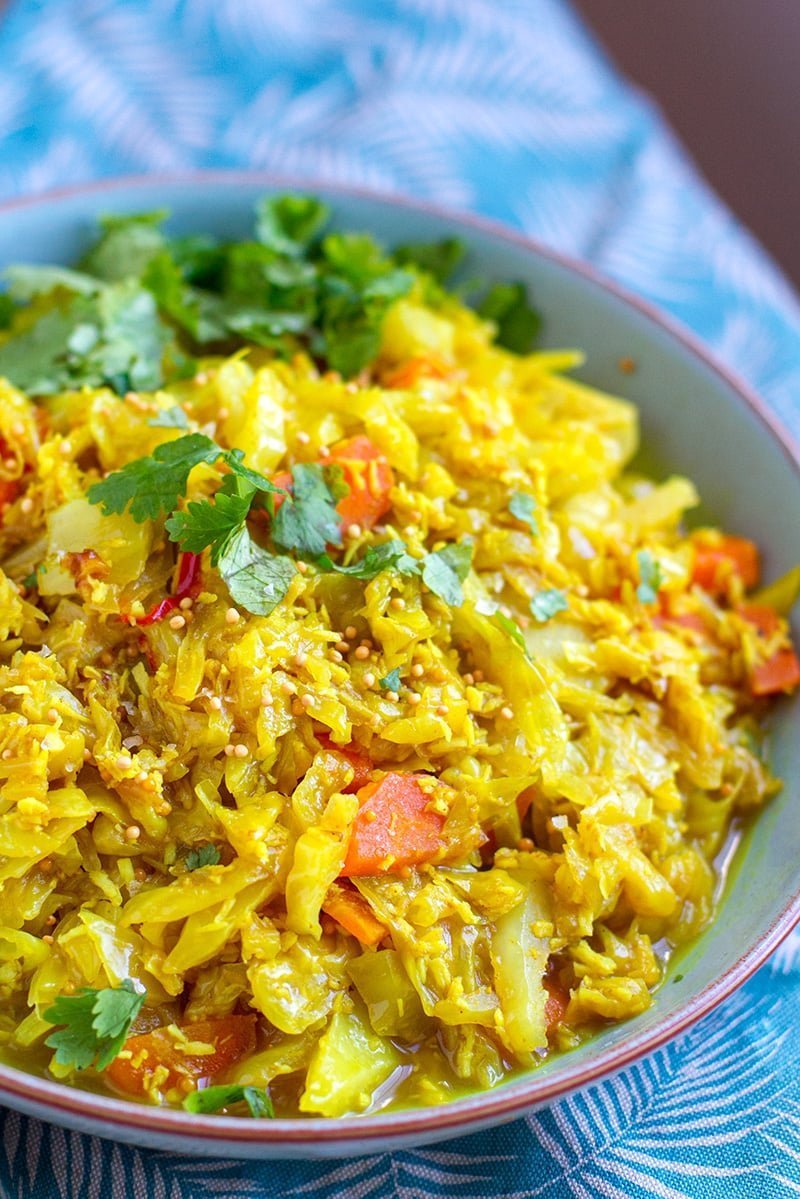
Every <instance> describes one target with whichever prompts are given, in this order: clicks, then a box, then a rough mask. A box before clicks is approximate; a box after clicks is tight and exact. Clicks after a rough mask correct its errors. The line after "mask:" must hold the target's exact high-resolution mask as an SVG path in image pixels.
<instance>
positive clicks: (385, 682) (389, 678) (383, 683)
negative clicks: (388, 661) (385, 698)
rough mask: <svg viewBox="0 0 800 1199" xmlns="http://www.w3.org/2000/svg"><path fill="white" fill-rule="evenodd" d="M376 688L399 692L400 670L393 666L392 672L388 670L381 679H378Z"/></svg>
mask: <svg viewBox="0 0 800 1199" xmlns="http://www.w3.org/2000/svg"><path fill="white" fill-rule="evenodd" d="M378 686H379V687H382V688H383V690H384V691H399V690H400V668H399V666H395V668H394V670H390V671H389V673H388V674H385V675H384V676H383V678H382V679H378Z"/></svg>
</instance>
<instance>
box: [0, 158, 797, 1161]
mask: <svg viewBox="0 0 800 1199" xmlns="http://www.w3.org/2000/svg"><path fill="white" fill-rule="evenodd" d="M267 190H271V189H270V188H269V186H268V184H267V183H266V182H265V181H258V180H254V179H252V178H249V179H236V178H233V179H232V178H228V179H224V178H219V177H217V178H213V177H211V178H207V179H202V178H201V179H199V180H189V181H173V182H159V181H157V180H151V181H137V182H135V183H133V182H131V183H127V184H123V185H117V186H114V187H110V188H108V189H105V190H104V189H102V188H100V189H97V190H92V189H87V190H86V191H83V192H80V193H75V194H69V195H64V196H61V197H55V198H53V199H50V200H49V201H48V202H47V203H39V204H36V203H34V204H31V205H28V206H26V205H23V206H18V207H14V206H9V208H7V209H6V211H5V212H4V213H3V216H2V221H0V265H2V266H5V265H7V264H9V263H11V262H19V261H38V262H60V263H72V262H74V261H75V260H76V258H78V257H79V256H80V253H81V251H82V250H83V249H84V248H85V246H86V245H87V244H88V241H89V240H90V238H91V235H92V230H93V226H94V217H95V215H96V214H97V213H98V212H104V211H137V210H139V211H141V210H146V209H154V208H162V207H166V208H169V209H170V210H171V212H172V214H173V215H172V218H171V227H172V228H173V229H174V230H175V231H177V232H200V231H207V232H211V233H214V234H217V235H220V236H231V237H241V236H244V235H246V234H248V233H249V232H250V229H251V213H252V208H253V204H254V202H255V200H256V199H257V198H258V196H260V195H262V194H263V193H264V192H265V191H267ZM273 190H274V189H273ZM308 190H314V191H315V192H317V193H318V194H321V195H322V196H323V197H324V198H326V199H328V200H329V202H330V203H331V205H332V207H333V210H334V214H335V220H336V224H337V225H339V226H341V227H344V228H350V229H364V230H368V231H370V232H372V233H374V234H375V235H377V236H378V237H379V238H380V239H382V240H384V241H386V242H387V243H388V244H393V243H398V242H402V241H412V240H427V239H435V238H438V237H444V236H451V235H453V234H455V235H458V236H462V237H463V238H464V239H465V240H466V241H467V243H468V245H469V247H470V261H469V268H468V270H469V273H470V274H471V275H472V274H474V275H479V276H481V277H486V278H488V279H492V280H516V279H521V280H524V281H525V282H526V283H527V284H528V285H529V286H530V288H531V290H532V294H533V297H534V300H535V303H536V304H537V306H538V307H539V308H541V310H542V312H543V313H544V317H545V324H544V334H543V342H544V344H545V345H546V346H552V347H564V346H567V347H579V348H581V349H582V350H584V351H585V353H586V357H587V361H586V365H585V367H584V368H583V370H582V372H581V374H582V376H583V377H584V378H585V379H586V380H587V381H589V382H591V383H593V384H595V385H597V386H599V387H602V388H604V389H607V390H608V391H611V392H614V393H617V394H621V395H624V396H625V397H626V398H628V399H631V400H633V401H634V402H635V403H636V404H637V405H638V406H639V409H640V412H641V418H642V437H643V442H644V444H645V446H646V447H647V453H648V457H649V458H650V459H651V460H652V461H655V462H657V463H659V464H663V473H665V474H667V473H681V474H687V475H688V476H689V477H690V478H691V479H693V480H694V481H695V482H696V483H697V484H698V486H699V489H700V491H701V494H702V495H703V498H704V507H705V511H706V512H707V513H708V514H709V515H711V516H712V517H713V518H714V519H715V520H717V521H719V522H720V523H722V524H723V525H725V526H726V527H727V528H729V529H730V530H732V531H735V532H740V533H742V534H745V535H748V536H751V537H753V538H755V539H756V540H757V541H758V542H759V543H760V544H761V545H762V546H763V547H764V551H765V553H764V557H765V569H766V574H767V576H768V577H775V576H777V575H778V574H780V573H781V572H782V571H784V570H786V569H788V568H789V567H790V566H792V565H794V564H795V563H796V562H798V561H800V520H798V515H800V472H799V471H798V466H797V462H796V461H795V460H793V458H792V454H791V452H790V451H789V450H788V449H787V447H786V446H785V445H782V444H781V443H780V441H779V440H778V438H777V436H776V435H775V433H774V432H773V430H772V429H771V428H770V427H769V425H768V423H767V421H766V420H765V419H764V418H763V417H762V416H760V415H759V414H758V413H757V412H756V411H755V409H754V408H753V407H751V406H749V405H748V403H747V402H746V401H745V400H744V399H743V396H742V393H741V391H739V390H738V389H737V387H736V385H735V384H734V383H733V382H732V381H731V380H729V379H728V378H726V377H725V375H724V374H723V373H721V372H720V371H718V370H717V369H716V368H715V367H714V366H713V365H712V364H710V363H709V362H708V361H707V360H706V359H704V358H703V357H702V355H701V354H700V353H698V352H697V350H696V349H694V348H692V346H691V344H689V343H688V342H686V341H681V340H680V339H679V338H678V337H677V336H676V334H675V333H674V331H672V330H671V329H670V328H668V327H665V326H664V325H663V324H660V323H659V322H658V321H657V320H656V319H654V317H653V315H652V314H651V313H650V312H649V310H647V309H646V308H645V307H644V306H642V307H639V306H635V305H633V304H631V302H630V301H629V300H628V299H627V298H625V297H624V296H622V295H621V294H619V293H617V292H616V291H615V290H613V289H610V288H608V287H607V286H606V285H605V284H603V283H602V282H601V281H599V280H597V279H595V278H594V277H593V276H591V275H590V274H587V273H583V272H582V271H580V270H578V269H575V268H574V267H573V266H570V265H569V264H565V263H564V262H562V261H560V260H558V259H556V258H554V257H551V256H549V255H547V254H545V253H542V252H539V251H537V250H536V249H535V248H533V247H528V246H526V245H524V244H523V243H522V242H521V241H519V240H513V239H506V238H504V237H502V236H501V235H499V234H498V233H497V231H492V230H491V229H489V228H488V227H483V226H472V225H468V226H464V227H462V226H460V224H459V222H458V221H457V220H456V219H454V218H452V217H448V216H446V215H443V214H440V213H436V212H433V211H428V210H423V209H419V208H416V207H414V206H412V205H404V204H394V203H391V202H388V201H385V200H381V199H379V198H375V197H369V196H364V195H356V194H347V193H342V192H338V191H333V190H328V189H326V188H324V187H320V188H316V187H315V188H313V189H312V188H309V189H308ZM621 358H631V359H633V360H634V362H635V364H636V369H635V371H634V373H632V374H623V373H622V372H621V370H620V367H619V361H620V359H621ZM660 469H662V468H660ZM796 720H797V705H796V703H791V702H789V701H782V702H781V704H779V705H778V708H777V709H776V711H775V714H774V716H773V718H772V722H771V734H770V742H771V747H770V753H771V757H772V761H773V763H774V767H775V770H776V771H777V773H778V775H779V776H780V777H782V778H783V779H784V780H785V786H784V789H783V791H782V792H781V794H780V795H779V796H778V797H777V798H776V799H775V800H774V801H773V802H772V803H771V804H770V805H769V806H768V807H767V808H766V809H765V810H764V812H763V813H762V814H761V815H760V816H759V818H758V820H757V821H756V822H755V824H754V826H753V828H752V829H751V831H750V832H749V833H748V836H747V845H746V853H747V869H746V870H741V871H737V870H736V869H735V868H734V870H733V872H732V877H731V882H730V885H729V886H728V888H727V889H726V892H725V894H724V895H723V897H722V901H721V906H720V909H719V914H718V918H717V921H716V923H715V924H714V926H713V927H712V928H711V929H710V930H709V931H708V932H706V933H705V934H704V935H703V936H702V937H701V938H700V939H699V940H698V941H697V942H696V943H695V944H694V945H693V946H692V947H691V948H690V949H689V950H688V951H686V952H685V953H684V954H683V955H682V964H681V972H682V975H683V977H682V979H681V980H680V981H679V980H678V979H677V978H676V979H675V980H674V981H672V982H668V983H667V984H666V985H665V986H664V987H662V988H661V990H660V991H659V992H658V993H657V995H656V997H655V1002H654V1004H653V1006H652V1007H651V1009H650V1010H649V1011H647V1012H646V1013H644V1015H642V1016H640V1017H638V1018H637V1019H636V1020H635V1021H632V1022H630V1023H627V1024H620V1025H616V1026H614V1027H610V1028H608V1029H607V1030H605V1031H603V1032H601V1033H600V1034H598V1035H597V1036H595V1037H594V1038H593V1039H592V1040H591V1041H589V1042H588V1043H587V1044H585V1045H583V1046H582V1047H581V1048H579V1049H578V1050H576V1051H574V1052H573V1053H572V1054H570V1055H569V1056H566V1057H562V1058H553V1059H551V1060H549V1061H547V1062H546V1063H545V1064H544V1065H543V1066H542V1067H541V1068H540V1069H539V1070H538V1071H536V1073H535V1075H531V1076H528V1077H527V1078H525V1079H522V1080H518V1081H515V1082H514V1083H511V1084H506V1086H504V1087H501V1088H499V1089H498V1090H497V1091H495V1092H492V1093H491V1095H485V1096H482V1097H475V1098H474V1099H472V1100H467V1101H465V1103H463V1104H456V1105H453V1107H452V1108H451V1109H450V1113H449V1116H448V1117H447V1118H446V1121H445V1120H442V1121H441V1122H440V1121H439V1120H438V1119H437V1118H436V1117H435V1116H434V1114H433V1113H432V1112H428V1113H427V1116H426V1117H425V1118H422V1119H420V1117H419V1115H414V1114H413V1113H408V1114H406V1113H400V1114H398V1115H391V1116H386V1117H380V1116H379V1117H376V1118H375V1120H376V1121H377V1122H378V1123H377V1124H375V1128H374V1132H375V1134H376V1135H379V1136H380V1137H381V1143H382V1144H383V1145H386V1146H388V1145H399V1144H402V1143H419V1142H420V1141H421V1140H423V1139H433V1138H434V1137H436V1136H441V1135H443V1132H444V1125H445V1122H446V1123H447V1125H448V1128H449V1130H451V1131H466V1130H467V1129H468V1128H472V1127H476V1126H477V1125H478V1124H481V1123H487V1122H490V1120H491V1118H495V1119H497V1118H500V1116H501V1115H505V1117H506V1118H508V1115H510V1114H513V1109H514V1107H515V1106H516V1108H517V1110H519V1109H520V1108H521V1107H523V1106H531V1105H533V1104H534V1103H535V1102H536V1101H537V1100H538V1101H541V1100H542V1099H543V1098H546V1097H547V1096H548V1095H549V1094H552V1093H553V1089H554V1088H555V1089H557V1090H560V1089H561V1087H560V1085H559V1080H563V1086H564V1090H568V1089H569V1087H570V1086H572V1085H575V1084H576V1083H578V1082H580V1081H586V1079H587V1071H588V1072H594V1071H596V1072H597V1073H598V1074H599V1073H602V1072H605V1071H608V1070H609V1069H613V1068H615V1067H616V1065H618V1064H619V1063H620V1062H621V1061H623V1060H628V1059H629V1058H630V1057H631V1056H633V1055H634V1054H636V1053H637V1052H642V1051H644V1050H645V1049H647V1048H648V1047H652V1046H653V1045H654V1044H656V1043H658V1041H660V1040H661V1039H663V1037H664V1036H665V1035H666V1034H668V1033H670V1032H674V1031H676V1030H677V1029H678V1028H679V1027H680V1026H681V1025H682V1023H685V1022H686V1020H687V1019H688V1018H689V1017H690V1016H692V1015H698V1014H700V1013H701V1012H702V1011H704V1010H706V1009H707V1008H708V1007H709V1006H710V1005H711V1003H712V1002H713V1001H715V1000H717V999H719V998H721V997H722V995H723V994H725V993H727V990H729V989H731V987H732V985H733V983H734V981H736V980H737V979H738V980H741V979H740V976H742V977H743V976H744V975H745V974H746V973H747V971H748V969H752V967H753V965H754V964H757V962H758V960H761V959H760V958H759V956H758V954H759V947H762V948H763V949H765V950H766V948H768V947H769V946H771V945H773V944H774V943H776V941H777V938H778V934H779V933H780V932H781V931H786V928H787V927H788V925H789V920H790V914H789V913H788V912H787V909H788V908H789V906H790V904H791V900H792V896H793V895H794V897H795V911H796V910H797V907H798V896H797V887H798V883H797V861H798V860H799V859H800V821H798V820H797V817H796V810H797V807H796V805H797V800H798V794H797V792H798V775H800V770H798V766H799V765H800V745H799V743H798V739H797V737H796V734H795V731H794V730H795V727H796ZM732 971H733V972H734V973H733V975H730V972H732ZM726 975H729V977H728V978H727V979H726V978H725V976H726ZM3 1073H7V1071H4V1069H3V1068H2V1067H0V1090H1V1084H2V1075H3ZM87 1098H90V1099H91V1100H92V1101H93V1102H95V1103H98V1102H99V1103H100V1104H101V1105H102V1102H103V1101H102V1100H100V1101H98V1100H97V1099H96V1097H94V1096H91V1097H87ZM498 1098H499V1099H500V1100H501V1102H500V1104H498V1102H497V1100H498ZM9 1101H11V1100H9ZM117 1106H118V1105H117ZM501 1108H502V1112H501V1110H500V1109H501ZM42 1110H47V1109H46V1108H45V1109H42ZM98 1111H100V1108H98ZM442 1113H443V1109H439V1111H438V1114H439V1115H442ZM154 1115H156V1116H158V1113H154ZM169 1115H170V1120H169V1121H168V1122H167V1123H168V1125H169V1126H170V1127H171V1128H172V1130H173V1132H172V1134H171V1138H168V1140H167V1141H163V1139H162V1141H161V1142H160V1143H165V1144H166V1143H172V1144H177V1143H180V1144H181V1147H183V1148H190V1147H191V1146H190V1145H189V1144H187V1143H186V1142H185V1141H181V1140H180V1136H181V1133H182V1132H183V1134H185V1135H191V1136H192V1138H193V1139H194V1138H195V1137H196V1136H197V1135H198V1132H199V1131H201V1130H202V1135H203V1136H204V1137H206V1138H210V1139H207V1140H206V1141H205V1142H204V1143H205V1145H206V1146H208V1147H207V1151H208V1152H220V1150H221V1148H224V1149H226V1150H231V1149H233V1150H234V1151H236V1149H235V1148H234V1146H232V1145H231V1144H230V1143H227V1144H226V1143H225V1133H224V1129H221V1128H220V1127H219V1126H220V1125H224V1124H228V1123H229V1122H228V1121H218V1122H214V1121H210V1122H209V1121H207V1120H205V1121H199V1120H197V1119H196V1118H195V1119H194V1120H193V1121H192V1123H193V1124H194V1127H195V1132H194V1133H191V1134H190V1130H189V1128H188V1127H187V1126H186V1125H187V1124H188V1120H189V1118H181V1117H180V1116H179V1117H178V1120H177V1123H176V1122H175V1120H174V1119H172V1116H173V1115H174V1114H173V1113H170V1114H169ZM53 1118H57V1117H56V1115H53ZM62 1118H63V1117H62ZM454 1121H460V1124H459V1125H458V1126H454V1127H451V1126H453V1125H454ZM156 1122H157V1121H156ZM241 1123H244V1122H242V1121H233V1122H230V1124H231V1126H232V1125H233V1124H241ZM277 1123H278V1124H279V1125H281V1126H283V1125H286V1124H287V1123H291V1122H285V1121H280V1122H277ZM294 1123H295V1125H297V1123H299V1122H294ZM370 1123H374V1121H373V1120H372V1118H368V1119H366V1120H363V1119H362V1120H347V1121H340V1122H338V1124H337V1125H336V1126H335V1127H334V1126H332V1125H327V1126H325V1127H324V1128H323V1122H322V1121H317V1120H314V1121H305V1122H303V1125H304V1128H305V1129H306V1130H307V1133H308V1139H306V1138H305V1137H304V1138H303V1139H304V1140H305V1146H304V1149H303V1153H304V1154H306V1155H308V1154H312V1153H314V1152H324V1151H325V1149H324V1145H325V1144H327V1146H328V1148H327V1152H329V1153H330V1152H331V1151H332V1150H331V1144H332V1142H335V1144H336V1145H337V1146H338V1150H337V1151H338V1152H340V1153H341V1152H348V1151H353V1150H354V1149H358V1148H367V1147H370V1146H372V1147H375V1146H374V1143H373V1142H372V1141H371V1140H370V1144H369V1145H367V1144H365V1143H364V1142H363V1140H362V1139H361V1138H362V1136H363V1134H364V1133H366V1132H367V1126H368V1125H369V1124H370ZM182 1125H183V1128H181V1126H182ZM166 1126H167V1125H165V1127H166ZM426 1126H427V1127H426ZM97 1130H99V1131H102V1128H99V1127H98V1128H97ZM231 1131H232V1127H231ZM286 1131H287V1130H286V1129H282V1130H279V1129H278V1127H274V1126H273V1127H262V1128H261V1129H260V1130H259V1133H258V1136H256V1140H258V1146H257V1148H256V1151H257V1152H259V1153H260V1154H263V1155H268V1154H270V1153H275V1152H276V1151H277V1152H280V1149H279V1148H278V1147H277V1146H276V1144H275V1143H274V1142H275V1141H276V1139H277V1140H280V1139H281V1137H282V1136H283V1135H284V1132H286ZM175 1134H177V1136H178V1140H177V1141H176V1135H175ZM117 1135H123V1134H120V1133H119V1130H117ZM254 1135H255V1134H254V1133H253V1129H252V1125H251V1137H252V1136H254ZM259 1137H260V1140H259V1139H258V1138H259ZM137 1139H145V1140H146V1139H147V1137H146V1136H145V1137H142V1134H137ZM150 1139H151V1141H153V1142H154V1143H159V1141H158V1136H157V1135H156V1134H155V1133H154V1134H153V1136H151V1137H150ZM194 1147H195V1149H196V1150H197V1151H201V1148H200V1147H199V1146H197V1145H196V1144H195V1146H194ZM284 1148H285V1147H284ZM240 1151H241V1150H240ZM253 1151H254V1148H253V1143H252V1140H251V1142H250V1148H249V1150H247V1152H253Z"/></svg>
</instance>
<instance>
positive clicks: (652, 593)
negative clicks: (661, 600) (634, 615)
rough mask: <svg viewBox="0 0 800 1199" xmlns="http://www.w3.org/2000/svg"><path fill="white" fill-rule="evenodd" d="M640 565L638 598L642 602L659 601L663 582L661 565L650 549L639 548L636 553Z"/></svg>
mask: <svg viewBox="0 0 800 1199" xmlns="http://www.w3.org/2000/svg"><path fill="white" fill-rule="evenodd" d="M636 562H637V564H638V566H639V586H638V587H637V588H636V598H637V599H638V600H639V603H640V604H655V603H658V592H659V589H660V587H661V584H662V583H663V581H664V580H663V578H662V575H661V567H660V565H659V563H658V562H656V560H655V558H654V557H653V555H652V554H651V553H650V552H649V551H648V550H639V552H638V554H637V555H636Z"/></svg>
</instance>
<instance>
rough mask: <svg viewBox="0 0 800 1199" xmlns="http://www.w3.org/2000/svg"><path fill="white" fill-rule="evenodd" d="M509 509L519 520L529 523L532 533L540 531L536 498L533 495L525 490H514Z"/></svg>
mask: <svg viewBox="0 0 800 1199" xmlns="http://www.w3.org/2000/svg"><path fill="white" fill-rule="evenodd" d="M508 510H509V512H510V513H511V515H512V516H515V517H516V518H517V520H521V521H522V523H523V524H525V525H527V526H528V528H529V529H530V531H531V532H532V533H538V532H539V525H538V522H537V520H536V500H535V499H534V498H533V496H532V495H528V494H527V492H525V491H515V492H513V494H512V496H511V499H510V500H509V501H508Z"/></svg>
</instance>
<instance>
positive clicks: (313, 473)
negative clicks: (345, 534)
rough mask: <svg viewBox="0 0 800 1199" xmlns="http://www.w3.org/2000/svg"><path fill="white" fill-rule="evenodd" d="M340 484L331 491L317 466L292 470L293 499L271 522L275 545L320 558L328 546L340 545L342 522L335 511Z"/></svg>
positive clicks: (293, 468) (323, 471)
mask: <svg viewBox="0 0 800 1199" xmlns="http://www.w3.org/2000/svg"><path fill="white" fill-rule="evenodd" d="M337 482H338V478H337V479H335V480H334V489H332V487H331V485H330V484H329V481H328V478H327V472H326V470H325V467H323V466H319V465H318V464H316V463H304V464H299V465H297V466H293V467H292V491H291V495H290V496H287V498H286V499H285V500H284V501H283V503H282V504H281V506H280V508H279V510H278V511H277V512H276V514H275V517H274V519H273V522H272V539H273V541H274V542H275V544H276V545H278V546H280V547H281V548H282V549H285V550H296V551H297V553H299V554H303V555H308V556H310V557H317V556H318V555H319V554H322V553H324V551H325V547H326V545H340V544H341V540H342V532H341V522H340V520H339V516H338V513H337V511H336V500H337V499H339V498H341V492H340V490H339V487H338V486H336V483H337ZM334 490H335V492H336V494H334Z"/></svg>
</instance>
